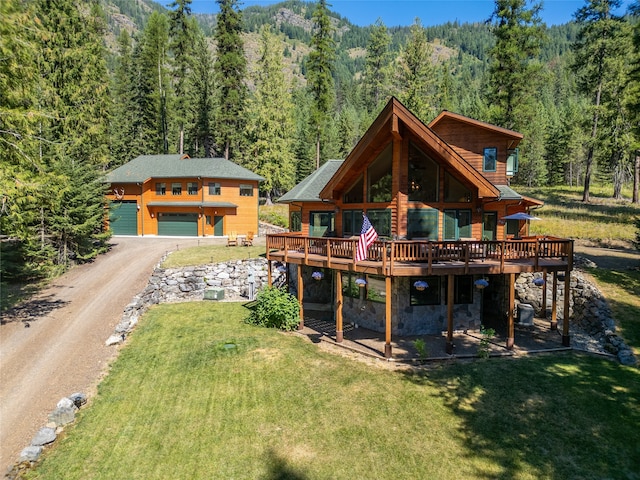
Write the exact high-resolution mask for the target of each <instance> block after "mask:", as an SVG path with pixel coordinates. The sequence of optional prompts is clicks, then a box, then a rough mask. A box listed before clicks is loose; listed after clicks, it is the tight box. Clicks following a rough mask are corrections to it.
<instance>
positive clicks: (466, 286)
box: [444, 275, 473, 305]
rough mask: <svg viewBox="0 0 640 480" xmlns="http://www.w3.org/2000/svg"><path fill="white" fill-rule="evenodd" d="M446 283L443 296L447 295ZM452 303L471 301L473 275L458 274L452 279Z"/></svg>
mask: <svg viewBox="0 0 640 480" xmlns="http://www.w3.org/2000/svg"><path fill="white" fill-rule="evenodd" d="M448 287H449V285H448V283H447V282H445V285H444V290H445V298H447V295H448V293H447V292H448ZM453 303H454V304H456V305H468V304H471V303H473V276H472V275H460V276H457V277H455V279H454V291H453Z"/></svg>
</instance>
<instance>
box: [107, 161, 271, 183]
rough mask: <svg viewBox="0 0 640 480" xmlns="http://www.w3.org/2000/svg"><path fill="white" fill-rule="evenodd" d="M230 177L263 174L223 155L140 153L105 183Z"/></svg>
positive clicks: (248, 176)
mask: <svg viewBox="0 0 640 480" xmlns="http://www.w3.org/2000/svg"><path fill="white" fill-rule="evenodd" d="M198 177H203V178H231V179H235V180H255V181H262V180H264V178H263V177H261V176H260V175H257V174H255V173H253V172H252V171H250V170H247V169H246V168H244V167H241V166H240V165H237V164H235V163H233V162H231V161H229V160H225V159H224V158H189V157H188V156H186V155H179V154H176V155H140V156H139V157H136V158H134V159H133V160H131V161H130V162H129V163H126V164H124V165H122V166H121V167H118V168H116V169H115V170H113V171H112V172H110V173H108V174H107V176H106V181H107V182H108V183H139V182H144V181H146V180H148V179H150V178H198Z"/></svg>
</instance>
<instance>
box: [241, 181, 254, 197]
mask: <svg viewBox="0 0 640 480" xmlns="http://www.w3.org/2000/svg"><path fill="white" fill-rule="evenodd" d="M240 196H241V197H253V186H252V185H242V184H241V185H240Z"/></svg>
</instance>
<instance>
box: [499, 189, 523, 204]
mask: <svg viewBox="0 0 640 480" xmlns="http://www.w3.org/2000/svg"><path fill="white" fill-rule="evenodd" d="M496 188H497V189H498V190H500V200H522V195H520V194H519V193H518V192H516V191H515V190H513V189H512V188H511V187H508V186H507V185H496Z"/></svg>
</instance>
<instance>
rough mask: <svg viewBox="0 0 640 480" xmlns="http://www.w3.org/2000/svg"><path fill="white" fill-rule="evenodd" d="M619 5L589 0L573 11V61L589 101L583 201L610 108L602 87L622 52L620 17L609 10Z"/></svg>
mask: <svg viewBox="0 0 640 480" xmlns="http://www.w3.org/2000/svg"><path fill="white" fill-rule="evenodd" d="M619 6H620V0H588V1H587V5H586V6H584V7H582V8H580V9H579V10H578V11H577V12H576V13H575V19H576V21H577V22H578V25H579V26H580V32H579V34H578V38H577V40H576V42H575V43H574V53H575V60H574V63H573V65H572V68H573V71H574V72H575V73H576V76H577V80H578V86H579V88H580V91H581V92H582V93H583V94H584V95H586V96H587V97H589V99H590V102H591V122H590V135H589V144H588V148H587V155H586V159H585V174H584V189H583V194H582V201H583V202H585V203H587V202H589V200H590V197H589V190H590V187H591V177H592V175H593V171H594V164H595V161H596V158H597V151H598V150H599V149H601V148H602V143H603V138H602V130H603V129H602V125H600V122H601V121H602V119H603V110H604V109H606V108H610V107H611V105H607V103H606V98H607V97H608V98H611V95H610V92H607V91H606V90H605V89H606V88H607V86H608V85H612V84H613V83H615V82H612V81H611V79H612V78H613V77H615V76H616V75H617V67H618V65H619V63H618V59H619V58H620V56H621V55H622V54H623V52H622V51H621V50H620V47H621V46H623V45H625V42H623V41H621V40H622V35H623V28H622V19H621V18H620V17H618V16H616V15H614V14H613V13H612V12H613V10H614V9H616V8H618V7H619Z"/></svg>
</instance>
